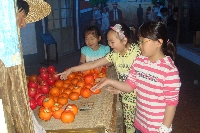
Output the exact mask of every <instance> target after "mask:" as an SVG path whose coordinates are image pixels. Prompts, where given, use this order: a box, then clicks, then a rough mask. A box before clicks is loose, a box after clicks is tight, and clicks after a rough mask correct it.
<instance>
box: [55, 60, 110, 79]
mask: <svg viewBox="0 0 200 133" xmlns="http://www.w3.org/2000/svg"><path fill="white" fill-rule="evenodd" d="M108 63H109V62H108V60H107V59H106V58H105V57H103V58H100V59H98V60H95V61H90V62H87V63H84V64H81V65H78V66H75V67H71V68H69V69H67V70H66V71H64V72H62V73H59V74H57V75H60V79H62V80H65V79H66V78H67V76H68V75H69V74H70V73H72V72H77V71H86V70H89V69H93V68H96V67H100V66H104V65H106V64H108Z"/></svg>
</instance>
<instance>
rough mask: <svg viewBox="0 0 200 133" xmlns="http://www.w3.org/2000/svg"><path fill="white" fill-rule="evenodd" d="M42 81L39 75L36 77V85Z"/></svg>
mask: <svg viewBox="0 0 200 133" xmlns="http://www.w3.org/2000/svg"><path fill="white" fill-rule="evenodd" d="M42 81H43V80H42V78H41V77H40V75H39V76H37V82H38V83H41V82H42Z"/></svg>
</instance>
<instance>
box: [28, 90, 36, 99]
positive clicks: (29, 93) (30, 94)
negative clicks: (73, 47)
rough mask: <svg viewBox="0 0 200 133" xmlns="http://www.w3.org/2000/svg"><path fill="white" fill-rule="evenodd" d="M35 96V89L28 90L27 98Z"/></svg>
mask: <svg viewBox="0 0 200 133" xmlns="http://www.w3.org/2000/svg"><path fill="white" fill-rule="evenodd" d="M36 94H37V89H35V88H28V96H29V97H35V95H36Z"/></svg>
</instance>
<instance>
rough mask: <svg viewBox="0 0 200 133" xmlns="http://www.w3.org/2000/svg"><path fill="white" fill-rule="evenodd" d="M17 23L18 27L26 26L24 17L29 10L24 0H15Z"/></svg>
mask: <svg viewBox="0 0 200 133" xmlns="http://www.w3.org/2000/svg"><path fill="white" fill-rule="evenodd" d="M17 7H18V12H17V24H18V26H19V28H20V29H22V28H23V27H25V26H26V21H25V18H26V16H27V15H28V12H29V5H28V3H27V2H26V1H23V0H17Z"/></svg>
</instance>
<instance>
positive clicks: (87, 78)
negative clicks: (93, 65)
mask: <svg viewBox="0 0 200 133" xmlns="http://www.w3.org/2000/svg"><path fill="white" fill-rule="evenodd" d="M84 81H85V83H86V84H90V83H93V82H94V76H93V75H92V74H88V75H86V76H85V77H84Z"/></svg>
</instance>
